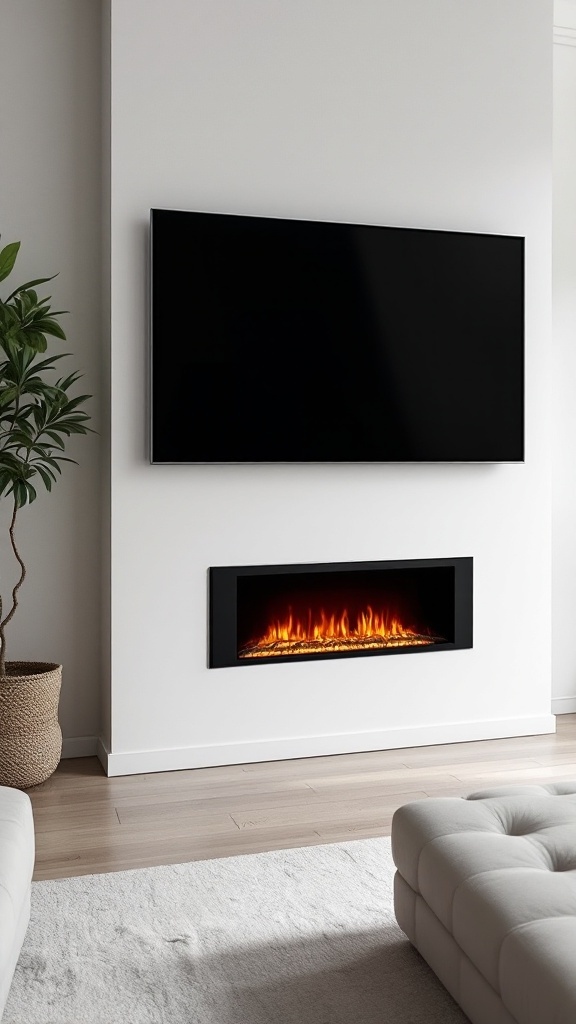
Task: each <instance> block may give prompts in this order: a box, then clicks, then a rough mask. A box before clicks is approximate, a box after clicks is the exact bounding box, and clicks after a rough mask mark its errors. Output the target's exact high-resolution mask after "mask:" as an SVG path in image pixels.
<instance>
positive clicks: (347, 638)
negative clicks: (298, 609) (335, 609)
mask: <svg viewBox="0 0 576 1024" xmlns="http://www.w3.org/2000/svg"><path fill="white" fill-rule="evenodd" d="M443 639H444V638H443V637H437V636H433V635H432V634H431V633H430V632H424V633H422V632H418V631H417V630H416V629H414V628H413V627H408V626H404V625H403V624H402V622H401V621H400V619H399V617H398V616H397V615H396V614H392V613H390V612H386V611H381V612H375V611H374V609H373V608H372V607H371V606H370V605H368V606H367V608H366V609H365V610H364V611H361V612H359V613H358V615H357V617H356V622H355V623H353V624H351V622H350V614H349V612H348V609H347V608H345V609H344V610H343V611H342V612H340V614H336V613H334V614H330V615H328V614H326V612H325V611H324V609H323V608H322V609H321V610H320V613H319V614H318V613H316V614H314V613H313V611H312V609H311V608H309V609H308V616H307V618H306V620H304V621H303V620H302V619H300V618H298V617H297V616H295V615H294V614H293V611H292V609H291V608H289V609H288V615H287V616H286V618H285V619H283V620H280V619H277V620H276V621H275V622H271V623H270V624H269V626H268V627H267V629H266V632H265V633H264V635H263V636H261V637H260V638H258V639H257V640H252V641H251V642H250V643H249V644H247V645H246V646H245V647H244V648H242V650H241V651H240V652H239V655H238V656H239V657H240V658H273V657H280V656H284V655H287V654H327V653H332V652H336V651H352V650H371V649H373V648H384V647H421V646H423V645H426V644H434V643H438V642H442V641H443Z"/></svg>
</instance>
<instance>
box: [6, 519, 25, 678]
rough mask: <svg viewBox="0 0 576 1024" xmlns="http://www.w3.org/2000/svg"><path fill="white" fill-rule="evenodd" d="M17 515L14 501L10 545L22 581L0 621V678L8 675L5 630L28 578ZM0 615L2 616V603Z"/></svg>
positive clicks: (13, 593) (14, 591)
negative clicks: (18, 539)
mask: <svg viewBox="0 0 576 1024" xmlns="http://www.w3.org/2000/svg"><path fill="white" fill-rule="evenodd" d="M17 513H18V505H17V504H16V501H14V508H13V510H12V520H11V522H10V530H9V533H10V543H11V544H12V551H13V552H14V557H15V559H16V561H17V562H18V564H19V566H20V579H19V580H18V582H17V583H16V585H15V587H14V589H13V591H12V607H11V609H10V611H9V612H8V614H7V615H6V616H5V617H4V618H3V619H2V620H1V621H0V676H5V675H6V636H5V629H6V626H7V625H8V623H9V622H10V620H11V618H12V617H13V615H14V612H15V611H16V609H17V607H18V591H19V590H20V587H21V586H22V584H23V582H24V577H25V576H26V566H25V565H24V562H23V561H22V559H21V557H20V552H19V551H18V548H17V547H16V540H15V537H14V527H15V525H16V515H17ZM0 614H1V603H0Z"/></svg>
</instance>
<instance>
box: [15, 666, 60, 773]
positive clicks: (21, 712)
mask: <svg viewBox="0 0 576 1024" xmlns="http://www.w3.org/2000/svg"><path fill="white" fill-rule="evenodd" d="M61 683H62V666H61V665H53V664H50V663H48V664H46V663H44V662H40V661H8V662H7V663H6V675H5V676H0V785H2V786H16V787H18V788H19V789H28V787H29V786H37V785H38V783H40V782H44V781H45V779H47V778H49V776H50V775H52V772H53V771H55V769H56V767H57V765H58V762H59V761H60V755H61V753H62V733H61V731H60V725H59V723H58V701H59V699H60V686H61Z"/></svg>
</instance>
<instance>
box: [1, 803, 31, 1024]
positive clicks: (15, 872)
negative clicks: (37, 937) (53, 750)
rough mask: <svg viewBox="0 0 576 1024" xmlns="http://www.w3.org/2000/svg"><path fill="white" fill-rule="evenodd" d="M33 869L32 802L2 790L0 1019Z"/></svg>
mask: <svg viewBox="0 0 576 1024" xmlns="http://www.w3.org/2000/svg"><path fill="white" fill-rule="evenodd" d="M33 868H34V823H33V820H32V805H31V803H30V798H29V797H28V796H26V794H25V793H21V792H20V790H18V789H7V788H6V787H5V786H0V1017H2V1011H3V1010H4V1006H5V1004H6V999H7V996H8V989H9V988H10V983H11V981H12V975H13V974H14V968H15V967H16V961H17V960H18V955H19V953H20V948H21V946H22V941H23V939H24V935H25V934H26V928H27V926H28V919H29V917H30V889H31V884H30V883H31V881H32V870H33Z"/></svg>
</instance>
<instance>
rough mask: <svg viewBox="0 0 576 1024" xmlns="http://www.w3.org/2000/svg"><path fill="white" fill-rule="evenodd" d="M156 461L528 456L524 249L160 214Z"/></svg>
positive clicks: (496, 241) (154, 281)
mask: <svg viewBox="0 0 576 1024" xmlns="http://www.w3.org/2000/svg"><path fill="white" fill-rule="evenodd" d="M150 376H151V413H152V415H151V430H150V434H151V460H152V462H154V463H280V462H286V463H353V462H522V461H523V459H524V239H523V238H521V237H517V236H509V235H494V234H477V233H473V232H456V231H441V230H422V229H418V228H399V227H380V226H376V225H365V224H346V223H329V222H320V221H304V220H288V219H282V218H276V217H252V216H236V215H233V214H220V213H195V212H181V211H176V210H152V211H151V375H150Z"/></svg>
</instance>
